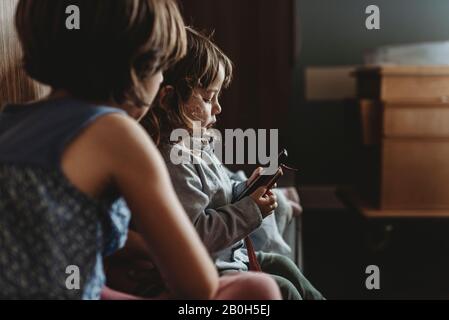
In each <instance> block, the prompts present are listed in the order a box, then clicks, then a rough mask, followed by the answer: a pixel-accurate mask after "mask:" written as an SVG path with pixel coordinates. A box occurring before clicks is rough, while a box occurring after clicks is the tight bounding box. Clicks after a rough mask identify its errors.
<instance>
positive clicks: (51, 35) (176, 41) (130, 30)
mask: <svg viewBox="0 0 449 320" xmlns="http://www.w3.org/2000/svg"><path fill="white" fill-rule="evenodd" d="M70 5H76V6H78V8H79V9H80V20H81V26H80V29H79V30H68V29H67V28H66V25H65V24H66V19H67V18H68V16H69V15H68V14H66V8H67V7H68V6H70ZM16 28H17V32H18V35H19V38H20V42H21V44H22V48H23V63H24V68H25V70H26V71H27V73H28V74H29V75H30V76H31V77H32V78H34V79H35V80H37V81H39V82H41V83H44V84H46V85H50V86H51V87H53V88H54V89H64V90H66V91H68V92H69V93H70V94H72V95H74V96H75V97H79V98H84V99H88V100H94V101H97V100H98V101H104V100H112V101H114V102H115V103H118V104H125V103H131V104H133V105H135V106H138V107H142V106H146V105H148V103H149V101H148V99H147V94H148V93H147V92H146V88H145V85H144V84H145V80H147V79H148V77H150V76H152V75H154V74H155V73H156V72H158V71H160V70H165V69H167V68H169V67H170V66H171V65H172V64H173V63H175V62H176V61H178V60H179V59H180V58H181V57H182V56H183V55H184V54H185V50H186V34H185V27H184V22H183V20H182V17H181V15H180V13H179V10H178V6H177V4H176V3H175V2H174V1H173V0H118V1H117V0H57V1H54V0H20V1H19V4H18V7H17V12H16Z"/></svg>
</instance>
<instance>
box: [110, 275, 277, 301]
mask: <svg viewBox="0 0 449 320" xmlns="http://www.w3.org/2000/svg"><path fill="white" fill-rule="evenodd" d="M166 299H171V298H170V296H169V295H168V294H166V293H165V294H162V295H159V296H157V297H154V298H143V297H138V296H134V295H129V294H127V293H123V292H119V291H115V290H112V289H110V288H108V287H104V288H103V291H102V292H101V300H166ZM212 299H213V300H282V296H281V293H280V291H279V287H278V286H277V284H276V282H275V281H274V280H273V279H272V277H270V276H269V275H266V274H263V273H255V272H238V273H235V274H232V275H226V276H222V277H220V282H219V287H218V290H217V293H216V294H215V296H214V297H213V298H212Z"/></svg>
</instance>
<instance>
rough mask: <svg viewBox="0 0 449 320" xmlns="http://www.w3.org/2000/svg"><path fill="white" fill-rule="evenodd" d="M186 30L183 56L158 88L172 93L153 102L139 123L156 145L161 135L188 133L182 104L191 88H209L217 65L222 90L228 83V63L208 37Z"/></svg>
mask: <svg viewBox="0 0 449 320" xmlns="http://www.w3.org/2000/svg"><path fill="white" fill-rule="evenodd" d="M186 30H187V54H186V55H185V57H184V58H182V59H181V60H180V61H179V62H178V63H176V64H175V65H174V66H173V67H171V68H170V69H168V70H167V71H166V72H165V73H164V83H163V84H162V85H161V90H162V89H163V88H164V87H166V86H171V87H173V88H174V94H173V95H172V96H171V97H170V98H169V99H168V101H166V103H164V104H161V102H160V101H159V99H156V100H155V102H154V105H153V108H151V109H150V111H149V112H148V113H147V115H146V117H145V118H144V119H143V121H142V124H143V126H144V127H145V129H146V130H147V131H148V133H149V134H150V135H151V136H152V138H153V139H154V141H155V142H156V144H158V145H159V144H160V142H161V139H162V136H165V135H167V134H169V133H170V132H171V131H172V130H174V129H178V128H183V129H187V130H189V131H190V132H191V131H192V119H190V118H189V117H188V116H187V114H186V112H185V110H184V108H183V103H185V102H187V100H188V99H189V98H190V97H191V96H192V93H193V90H194V89H195V88H208V87H209V86H210V85H211V83H212V82H213V81H214V80H215V79H216V77H217V75H218V72H219V68H220V65H222V66H223V68H224V72H225V80H224V83H223V87H225V88H227V87H228V86H229V85H230V83H231V80H232V72H233V65H232V62H231V60H230V59H229V58H228V57H227V56H226V55H225V54H224V53H223V52H222V51H221V50H220V48H218V46H216V45H215V44H214V43H213V42H212V40H211V36H206V35H204V34H202V33H200V32H198V31H195V30H194V29H193V28H191V27H187V28H186Z"/></svg>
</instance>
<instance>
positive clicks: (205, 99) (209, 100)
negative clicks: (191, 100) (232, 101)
mask: <svg viewBox="0 0 449 320" xmlns="http://www.w3.org/2000/svg"><path fill="white" fill-rule="evenodd" d="M203 101H204V102H206V103H212V98H211V99H207V98H203Z"/></svg>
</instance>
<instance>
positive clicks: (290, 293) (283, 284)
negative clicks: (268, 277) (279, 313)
mask: <svg viewBox="0 0 449 320" xmlns="http://www.w3.org/2000/svg"><path fill="white" fill-rule="evenodd" d="M272 277H273V279H274V280H275V281H276V283H277V285H278V286H279V289H280V291H281V294H282V298H283V299H284V300H303V298H302V296H301V294H300V292H299V291H298V289H297V288H296V287H295V285H294V284H293V283H292V282H291V281H290V280H288V279H286V278H284V277H281V276H276V275H272Z"/></svg>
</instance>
